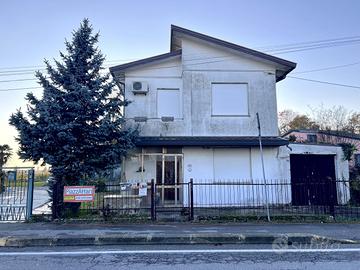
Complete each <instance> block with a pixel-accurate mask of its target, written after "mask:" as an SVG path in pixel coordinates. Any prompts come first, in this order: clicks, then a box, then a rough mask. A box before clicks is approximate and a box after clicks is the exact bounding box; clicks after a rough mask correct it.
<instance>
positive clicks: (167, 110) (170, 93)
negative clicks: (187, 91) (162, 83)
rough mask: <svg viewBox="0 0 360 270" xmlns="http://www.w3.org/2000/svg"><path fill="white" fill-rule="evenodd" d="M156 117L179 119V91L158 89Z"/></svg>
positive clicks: (176, 89)
mask: <svg viewBox="0 0 360 270" xmlns="http://www.w3.org/2000/svg"><path fill="white" fill-rule="evenodd" d="M157 114H158V117H159V118H160V117H164V116H168V117H174V118H181V100H180V89H178V88H159V89H158V91H157Z"/></svg>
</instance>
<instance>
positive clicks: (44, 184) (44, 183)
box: [34, 181, 47, 187]
mask: <svg viewBox="0 0 360 270" xmlns="http://www.w3.org/2000/svg"><path fill="white" fill-rule="evenodd" d="M46 186H47V184H46V182H42V181H41V182H34V187H46Z"/></svg>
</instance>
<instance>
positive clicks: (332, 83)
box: [286, 76, 360, 89]
mask: <svg viewBox="0 0 360 270" xmlns="http://www.w3.org/2000/svg"><path fill="white" fill-rule="evenodd" d="M286 77H287V78H292V79H297V80H302V81H308V82H315V83H322V84H329V85H335V86H341V87H348V88H355V89H360V86H356V85H348V84H341V83H334V82H328V81H319V80H313V79H307V78H302V77H295V76H286Z"/></svg>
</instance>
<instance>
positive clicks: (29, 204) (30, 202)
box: [25, 169, 35, 221]
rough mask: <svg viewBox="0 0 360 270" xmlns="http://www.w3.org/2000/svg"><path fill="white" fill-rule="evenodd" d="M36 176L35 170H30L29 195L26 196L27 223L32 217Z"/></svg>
mask: <svg viewBox="0 0 360 270" xmlns="http://www.w3.org/2000/svg"><path fill="white" fill-rule="evenodd" d="M34 176H35V171H34V169H31V170H29V171H28V186H27V194H26V214H25V219H26V221H29V220H30V218H31V215H32V208H33V196H34Z"/></svg>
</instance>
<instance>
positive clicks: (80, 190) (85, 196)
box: [64, 186, 95, 203]
mask: <svg viewBox="0 0 360 270" xmlns="http://www.w3.org/2000/svg"><path fill="white" fill-rule="evenodd" d="M94 199H95V186H65V187H64V202H69V203H70V202H93V201H94Z"/></svg>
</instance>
